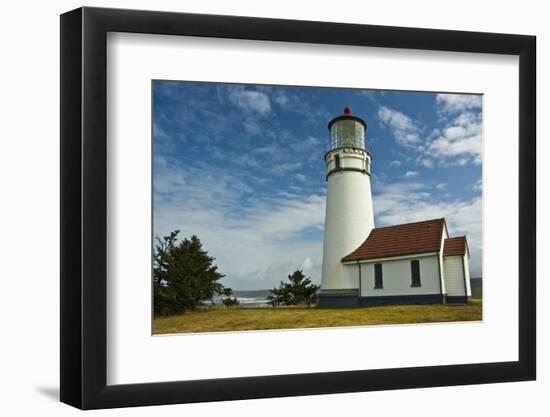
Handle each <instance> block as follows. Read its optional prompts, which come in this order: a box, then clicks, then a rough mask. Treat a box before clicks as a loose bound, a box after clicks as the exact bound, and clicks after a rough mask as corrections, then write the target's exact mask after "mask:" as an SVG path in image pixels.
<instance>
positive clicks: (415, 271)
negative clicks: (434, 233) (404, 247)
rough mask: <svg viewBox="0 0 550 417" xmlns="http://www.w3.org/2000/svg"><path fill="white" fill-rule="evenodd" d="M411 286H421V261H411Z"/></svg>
mask: <svg viewBox="0 0 550 417" xmlns="http://www.w3.org/2000/svg"><path fill="white" fill-rule="evenodd" d="M411 287H420V261H419V260H418V259H415V260H414V261H411Z"/></svg>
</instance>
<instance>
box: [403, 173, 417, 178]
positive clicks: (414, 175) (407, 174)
mask: <svg viewBox="0 0 550 417" xmlns="http://www.w3.org/2000/svg"><path fill="white" fill-rule="evenodd" d="M417 175H418V172H417V171H407V172H405V177H406V178H412V177H416V176H417Z"/></svg>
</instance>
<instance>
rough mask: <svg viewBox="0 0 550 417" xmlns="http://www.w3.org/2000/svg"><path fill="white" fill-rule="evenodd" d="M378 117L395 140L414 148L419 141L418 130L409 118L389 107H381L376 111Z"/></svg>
mask: <svg viewBox="0 0 550 417" xmlns="http://www.w3.org/2000/svg"><path fill="white" fill-rule="evenodd" d="M378 117H379V118H380V120H381V121H382V122H383V123H384V124H386V125H387V126H389V127H390V129H391V131H392V133H393V135H394V137H395V139H396V140H397V142H398V143H400V144H401V145H404V146H414V145H415V144H417V143H418V142H419V141H420V129H419V128H418V126H417V124H416V122H414V121H413V120H412V119H411V118H410V117H409V116H407V115H405V114H403V113H401V112H399V111H397V110H393V109H390V108H389V107H386V106H381V107H380V109H379V110H378Z"/></svg>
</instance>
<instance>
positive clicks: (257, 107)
mask: <svg viewBox="0 0 550 417" xmlns="http://www.w3.org/2000/svg"><path fill="white" fill-rule="evenodd" d="M229 99H230V100H231V101H232V102H233V103H234V104H236V105H237V106H238V107H239V108H240V109H241V110H243V111H245V112H256V113H259V114H267V113H270V112H271V101H270V100H269V97H268V95H267V94H265V93H262V92H260V91H253V90H245V89H244V88H232V89H231V90H230V92H229Z"/></svg>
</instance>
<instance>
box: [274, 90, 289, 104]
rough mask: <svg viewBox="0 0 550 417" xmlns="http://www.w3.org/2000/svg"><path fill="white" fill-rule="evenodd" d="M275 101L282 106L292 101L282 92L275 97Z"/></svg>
mask: <svg viewBox="0 0 550 417" xmlns="http://www.w3.org/2000/svg"><path fill="white" fill-rule="evenodd" d="M273 101H275V103H277V104H278V105H279V106H281V107H286V106H287V105H288V104H289V103H290V98H289V97H288V96H287V95H286V94H284V93H280V94H277V95H276V96H275V97H274V99H273Z"/></svg>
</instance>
